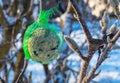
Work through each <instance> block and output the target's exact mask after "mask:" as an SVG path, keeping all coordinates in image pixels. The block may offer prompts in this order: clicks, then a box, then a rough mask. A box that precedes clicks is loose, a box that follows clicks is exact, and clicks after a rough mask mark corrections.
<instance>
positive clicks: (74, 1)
mask: <svg viewBox="0 0 120 83" xmlns="http://www.w3.org/2000/svg"><path fill="white" fill-rule="evenodd" d="M70 1H71V3H72V5H73V8H74V10H75V12H76V15H77V18H78V21H79V23H80V24H81V26H82V29H83V31H84V33H85V36H86V38H87V41H88V42H90V41H91V39H92V36H91V34H90V32H89V30H88V28H87V26H86V24H85V22H84V20H83V19H82V15H81V12H80V10H79V7H78V5H77V2H76V0H70Z"/></svg>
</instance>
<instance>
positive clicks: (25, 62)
mask: <svg viewBox="0 0 120 83" xmlns="http://www.w3.org/2000/svg"><path fill="white" fill-rule="evenodd" d="M27 64H28V60H26V59H25V60H24V66H23V70H22V72H21V73H20V74H19V76H18V78H17V80H16V82H15V83H18V82H19V81H20V79H21V78H22V76H23V74H24V72H25V70H26V67H27Z"/></svg>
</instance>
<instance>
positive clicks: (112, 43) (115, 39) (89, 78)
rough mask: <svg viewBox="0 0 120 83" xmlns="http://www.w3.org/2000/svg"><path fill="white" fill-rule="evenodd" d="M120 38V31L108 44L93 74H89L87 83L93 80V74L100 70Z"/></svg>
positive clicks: (92, 71)
mask: <svg viewBox="0 0 120 83" xmlns="http://www.w3.org/2000/svg"><path fill="white" fill-rule="evenodd" d="M119 37H120V29H119V31H118V32H117V33H116V35H115V36H114V37H113V39H112V42H110V43H109V44H108V46H107V47H106V49H105V50H104V51H103V52H102V53H101V55H100V56H101V57H100V59H99V60H98V62H97V64H96V65H95V66H94V67H93V69H92V70H91V72H90V73H89V75H88V76H87V81H88V82H89V81H90V80H91V79H93V74H94V73H95V71H96V70H97V69H98V67H99V66H100V65H101V64H102V63H103V61H104V60H105V59H106V58H107V57H108V53H109V52H110V50H111V49H112V47H113V46H114V44H115V42H116V41H117V40H118V38H119Z"/></svg>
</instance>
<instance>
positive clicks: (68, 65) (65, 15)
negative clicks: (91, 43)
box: [0, 0, 120, 83]
mask: <svg viewBox="0 0 120 83" xmlns="http://www.w3.org/2000/svg"><path fill="white" fill-rule="evenodd" d="M77 1H78V4H79V8H80V11H81V13H82V18H83V19H84V21H85V22H86V25H87V26H88V27H89V30H90V32H91V33H92V35H93V37H94V38H102V34H101V32H100V29H101V28H100V24H99V21H100V19H101V18H102V16H103V12H104V11H105V10H108V12H109V14H110V26H111V25H112V24H113V23H114V22H115V21H116V17H115V16H114V15H113V8H112V7H111V6H109V5H108V4H109V0H77ZM68 4H70V3H68V0H62V8H63V10H62V8H61V10H60V11H61V12H60V13H56V15H54V16H53V17H51V18H50V19H49V22H50V23H53V24H55V25H56V26H57V27H58V28H60V29H61V31H63V32H64V33H65V34H66V35H68V36H70V37H71V38H73V39H74V40H75V41H76V42H77V44H78V45H79V46H80V50H81V52H82V53H83V54H85V53H86V52H87V44H86V39H85V35H84V33H83V31H82V29H81V26H80V24H79V23H78V21H77V20H76V19H75V18H74V15H73V13H74V11H73V9H72V7H71V6H70V9H69V10H67V6H68ZM57 5H58V3H57V0H42V9H44V10H46V9H50V8H52V7H56V6H57ZM119 8H120V7H119ZM40 9H41V6H40V1H39V0H0V81H1V82H2V83H14V82H15V81H16V80H17V78H18V76H19V75H20V72H21V71H22V69H23V66H24V62H25V55H24V53H23V49H22V39H23V35H24V32H25V30H26V28H27V26H29V25H30V24H31V23H33V22H34V21H36V20H37V18H38V14H39V11H40ZM65 10H67V11H65ZM118 28H120V22H118ZM109 56H110V58H108V59H107V60H105V61H104V63H103V64H102V65H101V66H100V68H99V69H98V70H102V72H101V73H100V75H99V76H97V77H96V78H95V79H94V80H93V81H92V83H120V64H119V63H120V60H119V58H120V39H118V41H117V42H116V44H115V46H114V48H113V50H112V51H111V52H110V54H109ZM97 57H98V53H97V52H96V53H95V55H94V57H93V58H92V60H91V62H90V66H89V69H90V68H91V67H92V66H93V65H95V63H96V61H97ZM80 63H81V60H80V57H79V56H78V55H77V53H74V52H73V51H71V49H69V47H68V46H67V44H66V43H65V42H64V45H63V49H62V52H61V54H60V55H59V57H58V58H57V59H56V60H54V61H52V62H51V63H49V64H47V65H43V64H40V63H37V62H34V61H32V60H30V61H28V62H27V67H26V68H25V72H24V74H23V76H22V78H21V80H20V83H76V81H77V79H78V78H77V76H78V73H79V69H80V66H81V64H80Z"/></svg>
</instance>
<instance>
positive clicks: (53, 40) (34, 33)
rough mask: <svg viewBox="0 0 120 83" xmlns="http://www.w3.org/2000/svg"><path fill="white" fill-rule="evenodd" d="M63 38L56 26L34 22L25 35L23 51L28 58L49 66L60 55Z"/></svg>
mask: <svg viewBox="0 0 120 83" xmlns="http://www.w3.org/2000/svg"><path fill="white" fill-rule="evenodd" d="M62 43H63V38H62V34H61V32H60V30H58V29H57V27H56V26H55V25H52V24H49V23H47V21H46V22H45V21H44V22H34V23H33V24H31V25H30V26H29V27H28V28H27V30H26V31H25V34H24V39H23V49H24V53H25V56H26V58H27V59H28V60H29V59H32V60H34V61H37V62H40V63H42V64H48V63H49V62H51V61H52V60H54V59H56V58H57V57H58V55H59V54H60V51H61V47H62Z"/></svg>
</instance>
